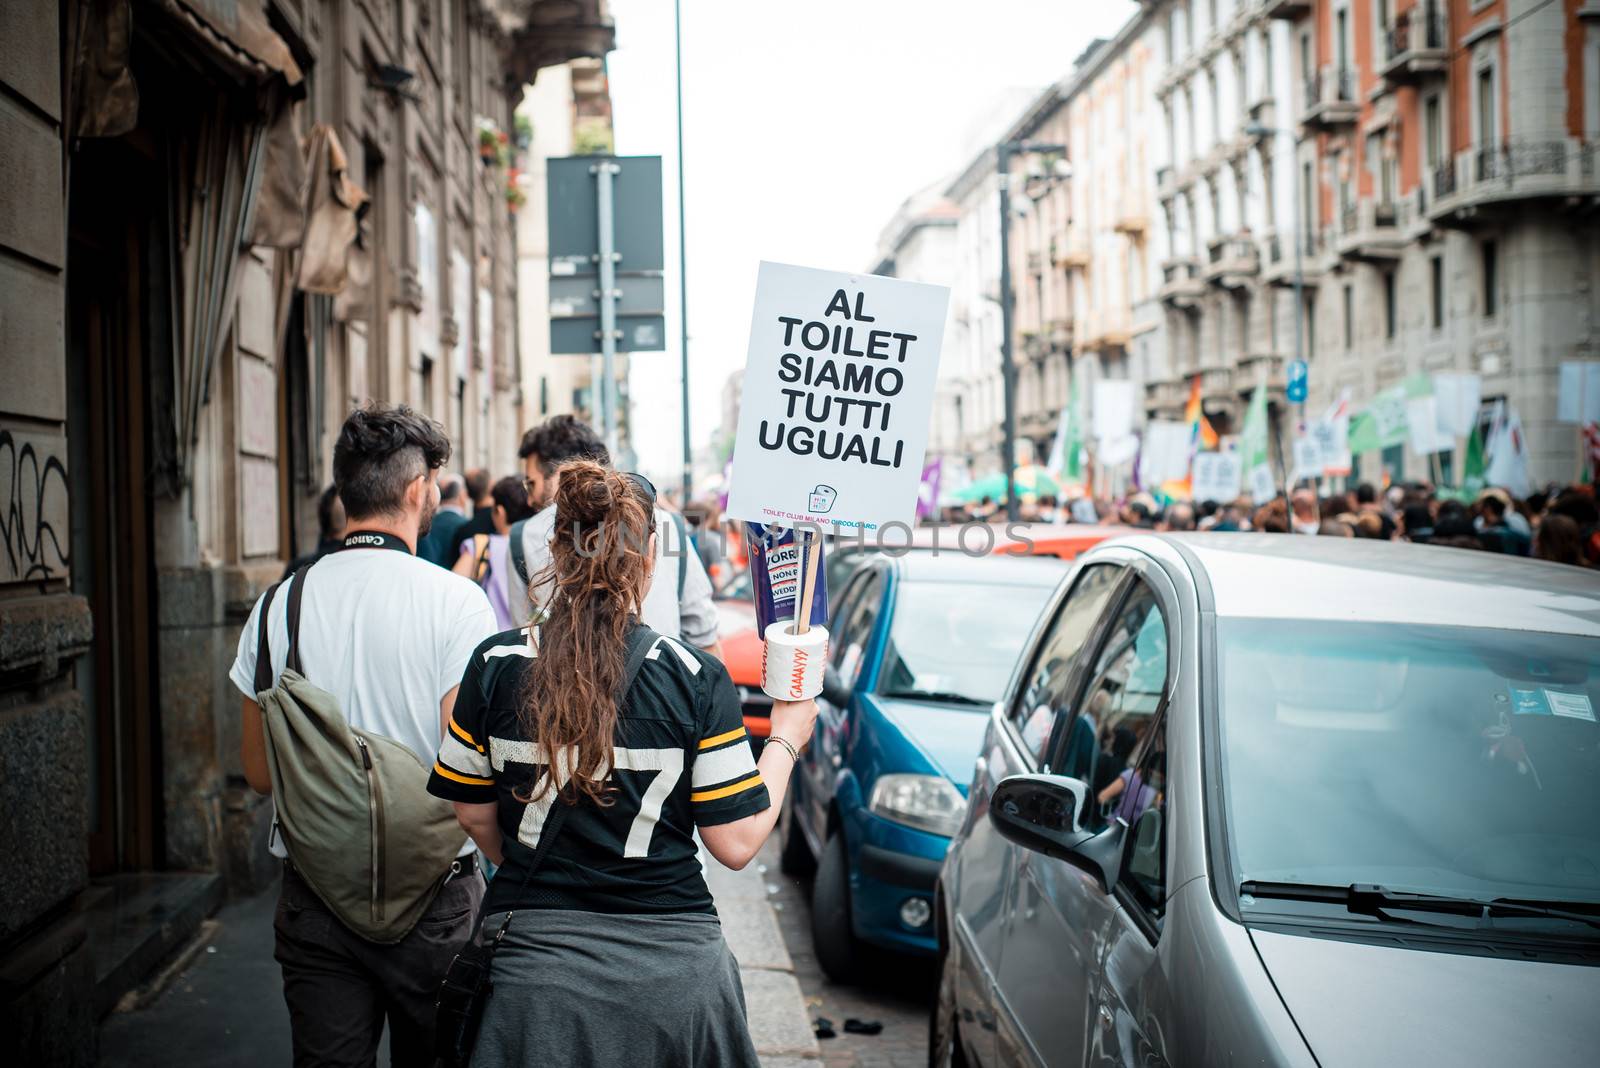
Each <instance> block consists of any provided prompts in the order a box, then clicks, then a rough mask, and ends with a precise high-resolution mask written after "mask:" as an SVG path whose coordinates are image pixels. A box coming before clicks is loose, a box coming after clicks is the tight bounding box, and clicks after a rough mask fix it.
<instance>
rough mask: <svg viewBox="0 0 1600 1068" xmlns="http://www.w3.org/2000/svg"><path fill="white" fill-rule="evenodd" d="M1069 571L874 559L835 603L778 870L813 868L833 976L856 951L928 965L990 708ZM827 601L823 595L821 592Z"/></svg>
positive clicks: (824, 957)
mask: <svg viewBox="0 0 1600 1068" xmlns="http://www.w3.org/2000/svg"><path fill="white" fill-rule="evenodd" d="M1065 572H1066V565H1065V564H1063V563H1061V562H1060V561H1057V560H1049V559H1026V560H1019V559H1003V558H997V557H989V558H981V559H974V558H971V557H967V556H964V555H962V554H960V553H958V552H952V553H940V554H937V555H934V554H931V553H912V554H909V555H906V556H901V557H890V556H888V555H887V554H873V557H872V559H871V560H870V561H869V562H867V563H866V564H864V565H862V566H861V567H859V568H857V569H855V570H854V571H852V572H850V574H849V580H848V582H847V583H846V585H845V586H844V588H843V589H842V590H840V591H839V594H838V596H837V597H836V599H835V600H834V602H833V618H832V619H831V620H830V622H829V626H828V631H829V634H830V635H831V646H832V647H831V650H830V652H829V658H830V663H829V667H828V680H827V685H826V687H825V688H824V691H823V695H822V697H821V698H819V700H818V702H817V703H818V705H819V706H820V709H821V712H820V715H819V716H818V717H817V726H816V731H815V733H814V734H813V736H812V743H811V745H810V746H809V747H808V748H807V749H806V752H805V753H804V754H803V755H802V756H801V760H800V766H799V768H798V769H797V770H796V774H795V777H794V780H793V784H792V786H791V788H790V793H789V801H788V804H787V807H786V808H785V810H784V813H783V821H782V827H783V869H784V871H786V872H788V873H791V874H803V873H805V872H806V871H808V870H812V869H814V870H815V874H816V878H815V880H814V882H813V884H812V899H811V905H812V909H811V934H812V941H813V943H814V945H815V947H816V952H817V959H818V960H819V961H820V962H821V964H822V967H823V969H824V970H825V971H826V972H827V973H828V974H829V975H830V976H833V977H834V978H835V979H845V978H848V977H850V975H851V973H852V971H853V969H854V967H855V963H856V954H857V950H858V947H859V943H860V942H870V943H872V944H873V945H876V946H879V947H882V948H886V949H891V950H899V951H901V952H909V953H917V954H928V955H932V954H933V953H935V952H936V951H937V946H936V944H935V940H934V933H933V924H932V922H931V921H932V916H933V908H932V906H933V885H934V880H935V879H936V878H937V876H938V874H939V866H940V864H941V863H943V861H944V854H945V850H946V849H947V848H948V847H949V844H950V838H951V836H952V835H954V834H955V833H956V831H957V830H959V829H960V826H961V818H962V815H963V813H964V812H965V811H966V804H967V802H966V794H967V786H968V784H969V783H970V782H971V781H972V771H973V765H974V763H975V761H976V759H977V756H978V751H979V749H980V747H981V746H982V744H983V731H984V727H985V725H986V724H987V722H988V714H989V710H990V708H991V706H992V705H993V704H994V702H995V701H997V700H999V699H1000V697H1001V694H1002V693H1003V691H1004V690H1005V687H1006V683H1007V682H1008V680H1009V679H1010V676H1011V671H1012V667H1013V665H1014V663H1015V661H1016V658H1017V656H1018V654H1019V652H1020V651H1021V649H1022V646H1023V644H1024V642H1025V640H1026V639H1027V637H1028V633H1029V630H1030V629H1031V628H1032V626H1033V624H1034V621H1035V619H1036V618H1037V617H1038V615H1039V613H1040V611H1041V610H1042V609H1043V607H1044V604H1045V602H1046V600H1047V599H1048V598H1049V596H1050V591H1051V590H1052V589H1054V588H1055V585H1056V583H1057V582H1058V581H1059V580H1060V578H1061V576H1062V575H1063V574H1065ZM830 594H832V591H830Z"/></svg>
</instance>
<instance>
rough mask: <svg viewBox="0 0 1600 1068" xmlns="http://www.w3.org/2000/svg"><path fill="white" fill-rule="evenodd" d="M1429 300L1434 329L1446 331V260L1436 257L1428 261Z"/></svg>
mask: <svg viewBox="0 0 1600 1068" xmlns="http://www.w3.org/2000/svg"><path fill="white" fill-rule="evenodd" d="M1428 269H1429V272H1430V274H1429V286H1428V299H1429V301H1430V302H1431V303H1432V305H1433V328H1434V329H1435V330H1443V329H1444V260H1443V259H1442V258H1441V257H1439V256H1435V257H1433V258H1432V259H1431V260H1429V261H1428Z"/></svg>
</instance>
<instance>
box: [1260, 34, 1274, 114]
mask: <svg viewBox="0 0 1600 1068" xmlns="http://www.w3.org/2000/svg"><path fill="white" fill-rule="evenodd" d="M1271 98H1272V29H1271V27H1270V26H1269V27H1268V28H1267V29H1266V30H1265V31H1264V32H1263V33H1262V34H1261V99H1263V100H1270V99H1271Z"/></svg>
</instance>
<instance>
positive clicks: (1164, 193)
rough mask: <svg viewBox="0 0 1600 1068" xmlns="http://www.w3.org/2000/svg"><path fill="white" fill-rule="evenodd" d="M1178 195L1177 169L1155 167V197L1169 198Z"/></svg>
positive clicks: (1158, 198) (1159, 198)
mask: <svg viewBox="0 0 1600 1068" xmlns="http://www.w3.org/2000/svg"><path fill="white" fill-rule="evenodd" d="M1177 195H1178V170H1177V168H1176V167H1157V168H1156V199H1157V200H1171V199H1172V198H1173V197H1175V196H1177Z"/></svg>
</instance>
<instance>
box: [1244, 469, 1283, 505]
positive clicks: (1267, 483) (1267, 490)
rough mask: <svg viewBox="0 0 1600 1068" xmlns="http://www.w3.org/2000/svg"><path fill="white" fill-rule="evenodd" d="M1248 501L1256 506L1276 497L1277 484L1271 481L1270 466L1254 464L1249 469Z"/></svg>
mask: <svg viewBox="0 0 1600 1068" xmlns="http://www.w3.org/2000/svg"><path fill="white" fill-rule="evenodd" d="M1249 478H1250V499H1251V500H1252V501H1255V502H1256V504H1258V505H1260V504H1266V503H1267V502H1268V501H1270V500H1272V498H1274V497H1276V496H1277V495H1278V486H1277V483H1276V482H1274V481H1273V480H1272V467H1271V465H1270V464H1256V465H1255V466H1254V467H1252V468H1251V469H1250V473H1249Z"/></svg>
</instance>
